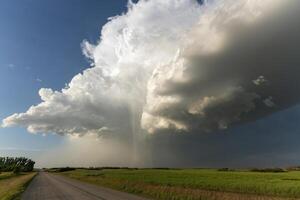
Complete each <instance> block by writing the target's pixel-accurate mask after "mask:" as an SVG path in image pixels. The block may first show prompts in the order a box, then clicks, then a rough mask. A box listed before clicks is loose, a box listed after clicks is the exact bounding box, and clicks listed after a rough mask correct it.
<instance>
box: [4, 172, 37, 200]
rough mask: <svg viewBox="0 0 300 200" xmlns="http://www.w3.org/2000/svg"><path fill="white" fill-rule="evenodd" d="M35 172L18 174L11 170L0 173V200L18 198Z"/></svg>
mask: <svg viewBox="0 0 300 200" xmlns="http://www.w3.org/2000/svg"><path fill="white" fill-rule="evenodd" d="M35 174H36V173H34V172H32V173H22V174H19V175H15V174H13V173H11V172H7V173H2V174H0V200H13V199H19V197H20V195H21V193H22V192H23V191H24V190H25V189H26V186H27V185H28V183H29V182H30V181H31V180H32V179H33V177H34V176H35Z"/></svg>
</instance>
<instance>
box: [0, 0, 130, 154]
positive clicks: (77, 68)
mask: <svg viewBox="0 0 300 200" xmlns="http://www.w3.org/2000/svg"><path fill="white" fill-rule="evenodd" d="M126 4H127V1H126V0H120V1H98V0H89V1H88V3H86V1H83V0H72V1H59V0H54V1H52V0H51V1H47V0H46V1H36V0H24V1H21V2H20V1H17V0H16V1H15V0H13V1H6V0H4V1H1V6H0V25H1V29H0V35H1V38H0V91H1V94H0V99H1V100H0V118H1V119H3V118H5V117H6V116H8V115H10V114H12V113H15V112H18V111H20V110H26V109H28V108H29V107H30V106H31V105H33V104H37V103H39V101H40V98H39V95H38V91H39V89H40V88H41V87H50V88H54V89H57V90H58V89H61V88H62V87H64V86H65V84H66V83H68V82H69V81H70V80H71V79H72V77H73V76H74V75H76V74H77V73H79V72H81V71H82V70H84V69H86V68H88V67H89V65H90V64H89V63H88V61H87V59H86V58H85V57H84V56H83V54H82V50H81V46H80V45H81V42H82V41H83V39H88V40H89V41H94V42H95V41H97V40H98V38H99V32H100V31H101V27H102V25H103V24H105V23H106V22H107V19H108V18H109V17H111V16H114V15H117V14H120V13H122V12H124V11H125V9H126ZM62 143H64V138H63V137H60V136H57V135H52V134H49V135H46V136H43V135H33V134H29V133H28V132H27V131H26V129H24V128H9V129H0V154H1V155H2V154H3V155H16V156H17V155H19V154H21V155H28V156H30V155H31V154H37V153H39V152H38V151H47V150H48V149H52V148H55V147H57V146H58V145H61V144H62Z"/></svg>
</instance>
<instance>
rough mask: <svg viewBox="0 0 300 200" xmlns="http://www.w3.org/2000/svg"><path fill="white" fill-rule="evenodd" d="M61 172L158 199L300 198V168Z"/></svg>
mask: <svg viewBox="0 0 300 200" xmlns="http://www.w3.org/2000/svg"><path fill="white" fill-rule="evenodd" d="M61 174H63V175H65V176H69V177H71V178H75V179H79V180H82V181H86V182H89V183H93V184H97V185H101V186H105V187H110V188H113V189H116V190H121V191H125V192H129V193H134V194H138V195H142V196H145V197H151V198H154V199H168V200H172V199H173V200H177V199H178V200H181V199H182V200H192V199H208V200H209V199H285V198H291V199H296V198H300V171H289V172H281V173H270V172H249V171H218V170H212V169H184V170H183V169H178V170H174V169H172V170H167V169H166V170H159V169H140V170H134V169H102V170H87V169H77V170H74V171H67V172H62V173H61Z"/></svg>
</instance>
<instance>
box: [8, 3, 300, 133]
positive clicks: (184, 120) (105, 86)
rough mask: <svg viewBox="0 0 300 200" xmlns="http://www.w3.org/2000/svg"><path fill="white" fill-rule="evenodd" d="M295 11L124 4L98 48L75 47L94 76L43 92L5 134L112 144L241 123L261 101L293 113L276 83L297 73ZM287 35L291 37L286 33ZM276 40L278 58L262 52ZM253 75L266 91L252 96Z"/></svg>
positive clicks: (274, 6)
mask: <svg viewBox="0 0 300 200" xmlns="http://www.w3.org/2000/svg"><path fill="white" fill-rule="evenodd" d="M295 5H297V6H299V3H298V2H296V1H295V0H292V1H289V2H283V1H280V0H264V1H260V0H248V1H244V0H216V1H212V2H209V3H207V4H206V5H205V6H200V5H199V3H198V2H197V1H196V0H176V1H174V0H152V1H146V0H140V1H139V2H138V3H136V4H134V3H129V8H128V12H127V13H126V14H122V15H119V16H115V17H112V18H110V20H109V22H108V23H107V24H106V25H105V26H104V27H103V28H102V31H101V37H100V40H99V43H98V44H96V45H93V44H90V43H88V42H87V41H84V42H83V43H82V46H83V54H84V55H85V56H86V57H87V58H88V59H90V61H91V65H92V66H93V67H92V68H89V69H86V70H85V71H84V72H83V73H82V74H78V75H76V76H75V77H74V78H73V79H72V81H71V82H70V83H69V84H68V85H67V86H66V87H65V88H63V89H62V90H61V91H53V90H52V89H45V88H42V89H41V90H40V92H39V94H40V97H41V99H42V102H41V103H40V104H38V105H35V106H32V107H30V108H29V109H28V111H26V112H25V113H19V114H14V115H11V116H9V117H7V118H6V119H4V120H3V126H4V127H9V126H15V125H21V126H24V127H27V129H28V131H30V132H33V133H37V132H42V133H44V132H46V133H52V132H55V133H58V134H62V135H63V134H73V135H85V134H91V133H93V134H95V133H96V134H99V135H111V136H114V135H117V137H120V136H121V137H122V136H123V135H126V134H129V133H131V132H136V131H137V132H139V131H140V128H141V127H142V128H144V129H145V130H147V131H148V132H151V133H154V132H157V131H160V130H169V129H174V130H177V131H195V130H196V131H197V132H203V131H205V132H207V131H212V130H215V129H224V128H227V127H228V126H230V125H231V124H233V123H237V122H239V121H241V122H242V121H244V120H248V118H249V117H248V115H249V116H250V117H251V118H255V117H257V116H263V115H266V114H268V113H269V112H270V111H269V110H268V111H265V110H263V109H262V110H259V108H260V107H259V105H260V104H261V103H265V101H263V100H262V99H265V97H268V96H272V97H274V98H276V100H277V101H278V102H276V103H277V104H276V105H281V106H282V107H283V108H284V107H288V106H291V105H294V104H295V103H297V102H298V101H299V97H298V96H295V94H294V93H293V90H294V89H295V88H293V87H289V85H290V82H282V80H283V79H282V78H286V77H288V76H290V75H291V73H292V74H294V75H295V74H296V73H295V72H297V68H295V67H294V66H297V65H296V64H297V62H298V58H296V57H293V54H292V52H294V48H296V47H295V46H293V45H292V44H294V43H295V42H294V40H297V41H299V36H298V35H297V33H300V30H298V29H297V28H295V27H296V26H293V25H288V24H287V23H286V22H289V23H291V24H297V23H296V20H295V19H296V18H295V17H294V19H293V18H290V17H291V16H288V17H287V16H285V13H290V15H292V14H294V15H295V16H298V13H299V12H297V10H293V8H295ZM279 19H280V20H279ZM290 19H293V20H290ZM290 26H293V27H294V28H295V29H296V30H294V32H293V31H289V30H288V28H287V27H290ZM276 31H282V33H281V34H276ZM286 34H290V35H289V36H287V35H286ZM292 34H294V35H292ZM271 37H274V38H275V39H274V40H272V41H271V40H270V38H271ZM280 41H285V42H286V43H285V45H284V46H283V48H284V49H283V50H281V52H284V53H281V54H278V51H276V48H274V47H273V46H272V47H271V46H270V45H275V46H276V45H277V46H280ZM271 58H273V59H271ZM295 63H296V64H295ZM293 64H294V65H293ZM286 66H288V68H287V69H286V73H285V74H282V73H280V72H281V71H282V68H283V67H286ZM261 74H264V75H266V77H268V81H270V83H272V85H271V86H270V87H268V88H259V87H256V88H254V87H253V83H254V84H256V82H257V83H259V84H260V83H261V82H262V80H264V78H260V79H259V80H258V79H257V77H260V75H261ZM253 80H254V81H253ZM291 81H295V79H294V78H293V77H291ZM256 85H257V84H256ZM274 88H277V89H286V90H289V91H290V93H288V94H289V95H290V96H286V97H285V99H284V98H283V97H282V94H281V93H279V92H278V90H276V89H274ZM139 124H141V126H140V125H139Z"/></svg>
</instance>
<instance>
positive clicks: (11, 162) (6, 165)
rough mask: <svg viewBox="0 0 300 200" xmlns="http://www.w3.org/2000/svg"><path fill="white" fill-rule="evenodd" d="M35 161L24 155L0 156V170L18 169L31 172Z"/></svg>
mask: <svg viewBox="0 0 300 200" xmlns="http://www.w3.org/2000/svg"><path fill="white" fill-rule="evenodd" d="M34 164H35V162H34V161H32V160H30V159H28V158H24V157H16V158H12V157H0V172H9V171H15V170H18V171H19V172H31V171H33V169H34Z"/></svg>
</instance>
